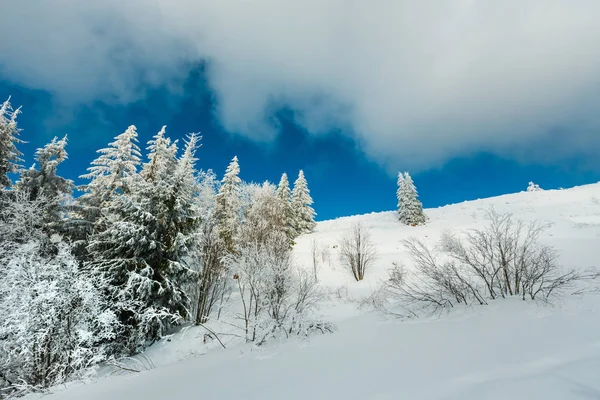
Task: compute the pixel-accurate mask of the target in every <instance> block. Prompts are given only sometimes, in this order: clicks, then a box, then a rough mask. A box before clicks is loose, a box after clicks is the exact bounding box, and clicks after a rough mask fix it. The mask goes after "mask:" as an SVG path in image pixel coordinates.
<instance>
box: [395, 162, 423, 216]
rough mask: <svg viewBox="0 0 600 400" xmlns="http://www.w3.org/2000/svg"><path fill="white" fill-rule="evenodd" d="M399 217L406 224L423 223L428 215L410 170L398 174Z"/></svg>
mask: <svg viewBox="0 0 600 400" xmlns="http://www.w3.org/2000/svg"><path fill="white" fill-rule="evenodd" d="M396 195H397V197H398V218H399V219H400V222H402V223H403V224H405V225H413V226H414V225H423V224H424V223H425V222H426V221H427V217H426V216H425V214H424V213H423V205H422V204H421V202H420V201H419V199H418V193H417V189H416V187H415V185H414V183H413V180H412V178H411V176H410V174H409V173H408V172H405V173H404V175H403V174H402V173H399V174H398V190H397V192H396Z"/></svg>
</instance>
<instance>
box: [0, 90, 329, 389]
mask: <svg viewBox="0 0 600 400" xmlns="http://www.w3.org/2000/svg"><path fill="white" fill-rule="evenodd" d="M18 114H19V111H18V110H13V109H12V108H11V106H10V103H9V102H8V101H6V102H4V103H2V107H1V108H0V276H1V277H2V278H1V279H0V398H1V397H2V396H4V394H6V393H9V394H10V395H11V396H12V395H19V394H25V393H26V392H28V391H32V390H42V389H44V388H47V387H49V386H53V385H56V384H59V383H63V382H66V381H68V380H69V379H73V378H77V377H78V376H80V375H81V374H85V373H87V372H89V371H90V369H89V368H88V367H91V366H93V365H96V364H98V363H100V362H102V361H104V360H109V361H110V362H111V363H112V362H113V361H114V359H115V358H119V357H122V356H127V355H132V354H135V353H137V352H140V351H142V350H143V349H144V348H145V347H146V346H148V345H150V344H152V343H153V342H154V341H156V340H158V339H160V338H161V337H163V336H164V335H165V334H167V333H168V332H169V331H170V330H171V328H173V327H174V326H175V325H178V324H180V323H182V322H184V321H189V322H193V323H196V324H205V323H206V322H207V321H209V320H210V319H211V318H213V317H216V318H220V316H221V311H222V310H224V309H226V307H227V306H230V308H231V310H236V311H237V310H238V309H239V307H238V305H239V304H235V305H230V304H229V303H228V302H230V298H232V297H233V298H236V299H237V297H235V296H232V292H233V290H234V289H235V288H236V286H237V289H238V290H239V291H240V295H241V298H242V303H243V304H244V310H245V311H244V316H243V318H242V319H243V320H244V321H245V332H246V337H247V338H248V340H253V341H255V342H256V343H258V344H261V343H263V342H264V341H265V340H267V339H268V338H271V337H275V336H281V335H285V336H287V335H299V334H300V335H304V334H308V333H309V332H311V331H314V330H320V331H322V332H327V331H331V329H332V327H331V325H329V324H327V323H322V322H319V321H314V320H312V312H313V310H314V309H315V307H316V305H317V301H318V299H319V297H320V294H319V291H318V289H317V286H316V280H315V278H314V277H312V275H311V274H308V273H304V272H301V271H298V270H297V269H296V268H295V267H293V266H292V264H291V245H292V244H293V238H294V237H295V236H297V235H298V234H300V233H303V232H309V231H311V230H312V229H313V227H314V210H313V209H312V208H311V207H310V205H311V204H312V199H311V198H310V194H309V191H308V188H307V184H306V180H305V179H304V175H303V174H302V171H300V176H299V178H298V180H297V181H296V185H295V188H294V191H293V192H291V191H290V187H289V182H288V179H287V176H286V175H285V174H284V175H283V176H282V179H281V181H280V183H279V185H278V186H277V187H276V186H275V185H273V184H271V183H269V182H265V183H263V184H261V185H256V184H246V183H244V182H242V180H241V179H240V178H239V172H240V168H239V164H238V159H237V157H234V158H233V160H232V161H231V163H230V165H229V166H228V168H227V171H226V172H225V175H224V177H223V179H222V181H219V180H217V178H216V177H215V175H214V174H213V173H212V172H211V171H208V172H204V171H198V170H197V169H196V163H197V157H196V151H197V150H198V148H199V147H200V136H198V135H196V134H190V135H189V136H188V137H187V140H185V146H184V148H183V149H182V151H181V153H180V152H179V149H178V142H177V141H172V140H171V139H170V138H169V137H167V135H166V129H165V127H163V128H162V129H161V130H160V131H159V132H158V133H157V134H156V135H155V136H154V137H153V138H152V140H150V141H149V142H148V147H147V154H146V156H147V160H146V162H145V163H143V164H142V161H141V158H142V152H141V151H140V148H139V147H138V139H137V136H138V134H137V130H136V128H135V126H133V125H131V126H129V127H128V128H127V129H126V130H125V132H123V133H122V134H120V135H118V136H116V137H115V138H114V140H113V141H112V142H111V143H109V144H108V146H107V147H106V148H104V149H101V150H98V157H97V158H96V159H95V160H94V161H92V163H91V166H90V167H89V168H88V170H87V173H86V174H84V175H81V178H84V179H87V180H89V182H88V183H87V184H86V185H82V186H81V187H80V188H78V189H79V190H81V191H82V192H84V193H83V195H82V196H81V197H80V198H77V199H75V198H73V196H72V195H71V193H72V191H73V188H74V186H73V183H72V182H71V181H70V180H68V179H65V178H63V177H61V176H60V175H59V174H58V167H59V165H60V164H61V163H62V162H63V161H65V160H66V159H67V152H66V148H65V147H66V144H67V138H66V137H64V138H63V139H58V138H54V139H53V140H52V141H51V142H50V143H48V144H47V145H46V146H44V147H43V148H41V149H38V150H37V152H36V154H35V156H36V165H34V166H32V167H31V168H30V169H27V170H24V169H21V168H19V167H18V163H19V162H20V161H21V160H20V157H21V153H20V152H19V151H18V150H17V149H16V145H17V144H19V143H21V141H20V140H19V139H18V133H19V129H18V128H17V125H16V117H17V115H18ZM12 173H19V177H18V181H17V183H16V184H15V185H14V186H13V187H11V182H10V180H9V177H8V176H9V174H12ZM232 278H236V279H232ZM224 315H231V314H230V313H228V312H227V310H225V312H224Z"/></svg>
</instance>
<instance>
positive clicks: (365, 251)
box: [340, 223, 377, 281]
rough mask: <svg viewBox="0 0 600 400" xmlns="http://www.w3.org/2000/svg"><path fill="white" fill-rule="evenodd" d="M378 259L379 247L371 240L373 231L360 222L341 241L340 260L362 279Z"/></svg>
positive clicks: (358, 278)
mask: <svg viewBox="0 0 600 400" xmlns="http://www.w3.org/2000/svg"><path fill="white" fill-rule="evenodd" d="M376 259H377V249H376V248H375V246H374V245H373V242H372V241H371V233H370V232H369V230H368V229H367V228H364V227H363V226H362V225H361V224H360V223H357V224H355V225H354V226H353V227H352V230H351V231H350V232H349V233H348V234H346V236H344V237H343V238H342V240H341V241H340V262H341V263H342V265H343V266H344V267H346V268H348V269H349V270H350V272H352V275H353V276H354V279H356V280H357V281H361V280H362V279H363V278H364V277H365V271H366V270H367V269H369V268H370V267H371V266H372V265H373V263H374V262H375V260H376Z"/></svg>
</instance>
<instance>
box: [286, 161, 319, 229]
mask: <svg viewBox="0 0 600 400" xmlns="http://www.w3.org/2000/svg"><path fill="white" fill-rule="evenodd" d="M312 204H313V199H312V197H310V190H308V183H307V182H306V178H305V177H304V171H302V170H300V172H299V173H298V179H296V181H295V182H294V189H293V190H292V205H291V206H292V212H293V215H294V222H293V226H294V228H295V231H296V232H295V234H296V235H301V234H303V233H310V232H312V231H313V229H315V226H316V225H317V224H316V222H315V215H316V213H315V210H314V209H313V208H312V207H311V205H312Z"/></svg>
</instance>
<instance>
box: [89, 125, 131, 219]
mask: <svg viewBox="0 0 600 400" xmlns="http://www.w3.org/2000/svg"><path fill="white" fill-rule="evenodd" d="M137 136H138V134H137V131H136V127H135V126H134V125H131V126H129V127H128V128H127V130H126V131H125V132H123V133H121V134H120V135H118V136H116V137H115V138H114V139H115V141H114V142H112V143H109V144H108V147H107V148H104V149H100V150H98V151H97V153H99V154H100V156H99V157H98V158H96V159H95V160H94V161H92V166H91V167H89V168H88V173H87V174H85V175H81V176H80V178H82V179H89V180H90V182H89V183H88V184H87V185H85V186H83V187H82V189H83V190H84V191H85V192H86V193H85V194H84V195H83V196H81V198H80V201H81V203H82V204H83V205H84V207H86V208H88V209H95V211H96V214H98V211H99V209H101V208H102V207H104V206H105V205H107V204H108V202H109V201H110V200H111V199H112V197H113V196H114V195H119V194H126V193H128V192H129V187H130V186H131V180H132V179H134V177H135V175H136V173H137V167H138V166H139V165H140V157H141V153H140V148H139V146H138V145H137V142H138V139H137ZM96 216H97V215H96ZM94 219H95V218H94ZM92 222H93V221H92Z"/></svg>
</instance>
